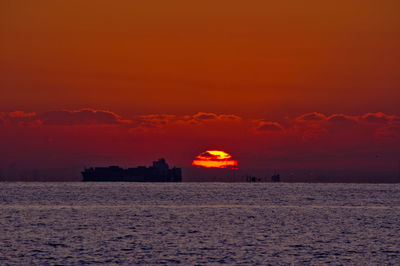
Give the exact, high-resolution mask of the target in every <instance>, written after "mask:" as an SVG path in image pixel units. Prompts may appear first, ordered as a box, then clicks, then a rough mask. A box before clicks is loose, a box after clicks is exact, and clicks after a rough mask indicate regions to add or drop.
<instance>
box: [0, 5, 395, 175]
mask: <svg viewBox="0 0 400 266" xmlns="http://www.w3.org/2000/svg"><path fill="white" fill-rule="evenodd" d="M399 11H400V2H399V1H397V0H393V1H389V0H383V1H372V0H370V1H368V0H364V1H355V0H347V1H341V0H339V1H329V2H327V1H308V2H307V3H304V2H301V1H232V0H230V1H200V2H196V3H193V2H191V1H116V2H115V1H114V2H111V1H103V0H98V1H73V0H70V1H45V0H44V1H39V2H37V1H6V0H0V36H1V42H0V149H1V151H2V154H1V155H0V159H1V160H0V177H1V176H6V175H13V176H24V175H32V173H33V172H34V171H38V172H40V171H42V170H40V169H44V168H46V169H48V168H64V169H69V170H66V172H68V171H70V172H71V173H72V174H74V173H75V172H76V171H77V170H76V169H78V170H79V169H80V168H82V167H83V166H85V165H87V166H89V165H104V164H121V165H126V166H128V165H137V164H146V165H147V164H150V163H151V161H152V160H155V159H157V158H158V157H160V156H164V157H166V159H167V161H169V162H171V163H172V164H175V165H177V166H183V167H184V175H185V173H188V175H192V176H196V175H199V174H198V173H196V171H195V170H196V169H193V168H192V167H191V162H192V160H193V159H194V158H195V157H196V156H197V155H198V154H200V153H201V152H203V151H205V150H207V149H208V150H210V149H211V150H214V149H220V150H224V151H226V152H228V153H230V154H232V156H233V158H234V159H235V160H237V161H238V166H239V168H240V170H242V171H249V172H251V171H253V172H255V173H268V174H269V173H270V171H272V169H280V171H282V172H283V173H286V174H287V175H292V176H300V175H302V176H310V175H319V176H322V175H323V176H342V177H347V176H364V177H366V178H367V177H371V176H378V175H381V176H385V177H398V175H399V173H398V171H399V169H398V168H399V160H400V107H399V106H400V48H399V47H400V16H399V15H398V14H399ZM35 169H39V170H35ZM243 169H244V170H243ZM47 171H49V170H47ZM40 173H41V172H40ZM68 174H69V172H68ZM201 174H203V173H201ZM38 175H40V174H38ZM77 175H78V176H79V172H78V174H77ZM283 178H284V177H283Z"/></svg>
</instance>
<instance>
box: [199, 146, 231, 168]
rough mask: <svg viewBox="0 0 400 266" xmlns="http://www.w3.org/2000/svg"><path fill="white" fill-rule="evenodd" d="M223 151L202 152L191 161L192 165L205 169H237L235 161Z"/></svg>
mask: <svg viewBox="0 0 400 266" xmlns="http://www.w3.org/2000/svg"><path fill="white" fill-rule="evenodd" d="M231 158H232V156H231V155H230V154H228V153H226V152H224V151H218V150H211V151H205V152H202V153H201V154H200V155H198V156H197V157H196V159H194V160H193V162H192V165H194V166H198V167H206V168H231V169H237V161H236V160H232V159H231Z"/></svg>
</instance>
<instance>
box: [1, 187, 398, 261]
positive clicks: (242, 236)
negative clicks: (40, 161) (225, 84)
mask: <svg viewBox="0 0 400 266" xmlns="http://www.w3.org/2000/svg"><path fill="white" fill-rule="evenodd" d="M179 263H180V264H183V265H194V264H197V265H203V264H234V265H240V264H244V265H267V264H272V265H287V264H298V265H302V264H306V265H308V264H313V265H320V264H326V263H332V264H345V265H349V264H351V265H400V184H285V183H278V184H276V183H258V184H250V183H249V184H247V183H242V184H239V183H234V184H227V183H174V184H173V183H0V265H8V264H11V265H32V264H40V265H54V264H63V265H80V264H107V265H112V264H126V265H130V264H145V265H154V264H179Z"/></svg>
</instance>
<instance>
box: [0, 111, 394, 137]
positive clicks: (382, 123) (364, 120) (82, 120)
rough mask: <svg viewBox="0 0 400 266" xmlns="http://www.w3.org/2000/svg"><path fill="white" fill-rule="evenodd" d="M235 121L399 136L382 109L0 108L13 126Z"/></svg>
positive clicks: (272, 129)
mask: <svg viewBox="0 0 400 266" xmlns="http://www.w3.org/2000/svg"><path fill="white" fill-rule="evenodd" d="M225 123H235V124H237V125H242V126H243V127H244V128H252V129H253V132H254V133H258V134H267V135H268V134H275V135H276V134H282V135H286V136H287V135H298V136H300V137H301V138H302V139H303V140H304V141H306V142H309V141H313V140H318V139H320V137H321V136H324V135H327V134H336V133H338V132H348V133H350V134H353V135H356V134H359V133H360V132H361V131H362V130H365V129H368V131H371V132H372V135H373V136H374V137H376V138H382V139H396V138H399V135H400V133H399V127H400V126H399V125H400V117H399V116H397V115H388V114H385V113H382V112H376V113H370V112H368V113H365V114H361V115H347V114H331V115H327V114H323V113H318V112H311V113H305V114H301V115H299V116H297V117H294V118H291V119H284V120H283V121H270V120H267V119H250V118H247V119H245V118H242V117H240V116H238V115H235V114H216V113H209V112H198V113H196V114H192V115H180V116H178V115H173V114H148V115H141V116H136V117H130V118H122V117H121V116H120V115H118V114H116V113H114V112H112V111H109V110H96V109H92V108H83V109H79V110H55V111H49V112H44V113H36V112H24V111H19V110H18V111H13V112H0V125H1V126H7V125H14V126H90V127H92V126H104V125H109V126H123V127H124V128H128V129H129V130H131V131H132V130H134V131H133V132H135V130H141V131H151V130H154V129H163V128H167V127H174V126H178V125H179V126H184V127H189V128H190V127H193V126H197V125H210V127H215V126H217V125H219V124H221V125H223V124H225Z"/></svg>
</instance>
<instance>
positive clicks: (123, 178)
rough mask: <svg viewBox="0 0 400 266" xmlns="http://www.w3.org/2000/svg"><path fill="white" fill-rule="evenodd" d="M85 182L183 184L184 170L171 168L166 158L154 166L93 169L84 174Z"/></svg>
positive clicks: (88, 169) (156, 162)
mask: <svg viewBox="0 0 400 266" xmlns="http://www.w3.org/2000/svg"><path fill="white" fill-rule="evenodd" d="M82 176H83V182H182V169H181V168H176V167H173V168H171V169H170V168H169V166H168V164H167V163H166V162H165V159H164V158H161V159H159V160H157V161H154V162H153V165H152V166H149V167H146V166H138V167H135V168H126V169H124V168H122V167H119V166H109V167H91V168H86V169H85V170H84V171H83V172H82Z"/></svg>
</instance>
